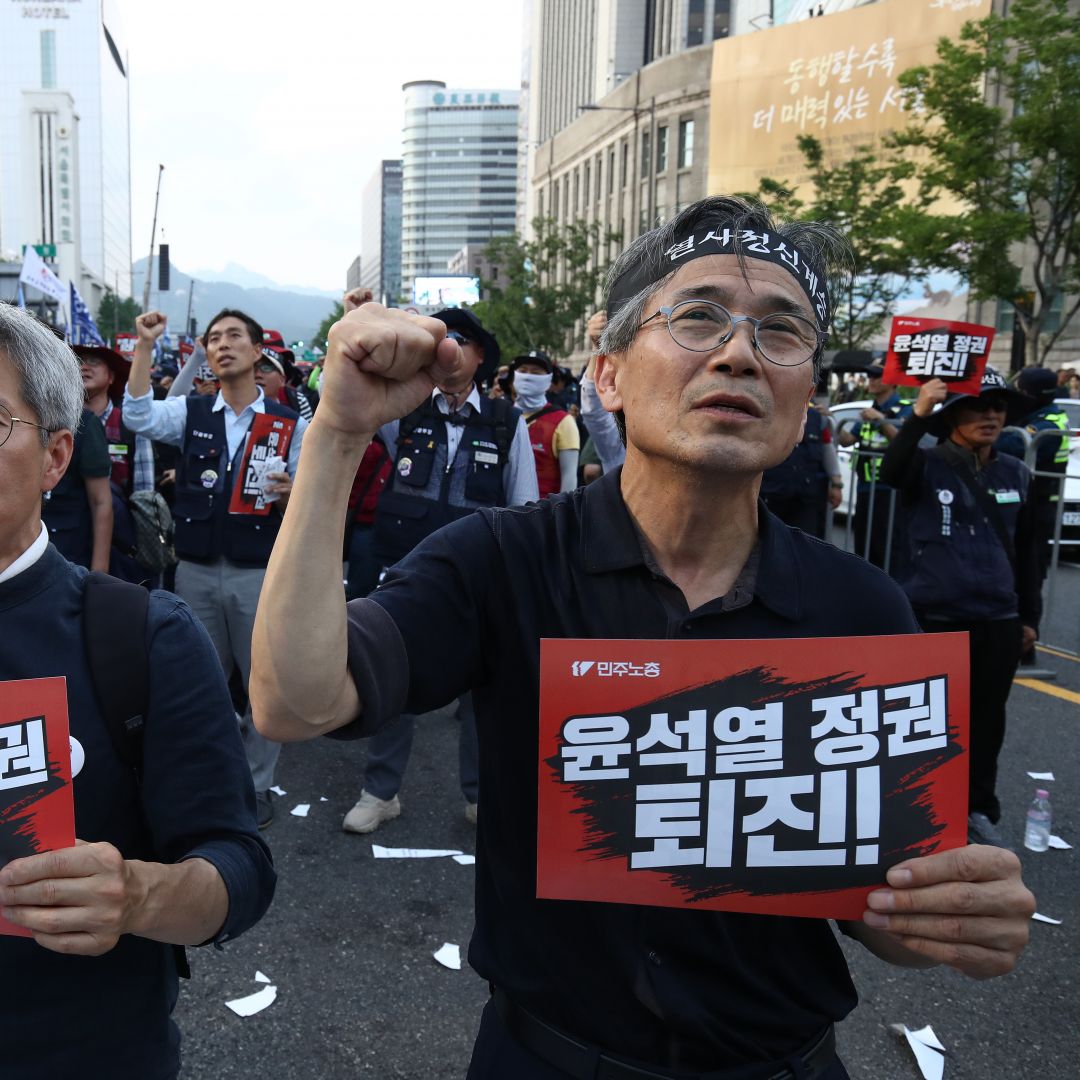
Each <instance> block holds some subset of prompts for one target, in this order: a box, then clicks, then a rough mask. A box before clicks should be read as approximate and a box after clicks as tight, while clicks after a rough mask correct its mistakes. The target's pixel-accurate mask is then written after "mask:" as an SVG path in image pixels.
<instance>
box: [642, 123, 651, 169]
mask: <svg viewBox="0 0 1080 1080" xmlns="http://www.w3.org/2000/svg"><path fill="white" fill-rule="evenodd" d="M651 171H652V140H651V139H650V138H649V133H648V132H647V131H643V132H642V133H641V178H642V179H643V180H644V179H645V177H646V176H648V175H649V173H650V172H651Z"/></svg>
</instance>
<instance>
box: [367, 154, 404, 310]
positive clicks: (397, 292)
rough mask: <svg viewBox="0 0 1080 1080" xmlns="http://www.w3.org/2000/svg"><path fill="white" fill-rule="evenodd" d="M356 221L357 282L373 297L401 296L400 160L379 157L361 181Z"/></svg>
mask: <svg viewBox="0 0 1080 1080" xmlns="http://www.w3.org/2000/svg"><path fill="white" fill-rule="evenodd" d="M361 215H362V217H361V224H360V259H361V264H360V266H361V268H360V284H361V286H363V288H365V289H370V290H371V291H372V294H373V295H374V297H375V299H376V300H378V301H380V302H381V303H384V304H391V305H396V304H397V302H398V300H399V298H400V297H401V162H400V160H399V161H382V162H380V163H379V167H378V168H377V169H376V170H375V172H374V174H373V175H372V177H371V179H370V180H369V181H368V182H367V183H366V184H365V185H364V197H363V202H362V204H361Z"/></svg>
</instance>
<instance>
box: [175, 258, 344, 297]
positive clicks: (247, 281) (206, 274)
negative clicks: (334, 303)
mask: <svg viewBox="0 0 1080 1080" xmlns="http://www.w3.org/2000/svg"><path fill="white" fill-rule="evenodd" d="M191 276H192V277H193V278H194V279H195V280H196V281H221V282H226V283H227V284H229V285H239V286H240V287H241V288H242V289H276V290H281V291H284V292H294V293H300V294H302V295H304V296H326V297H329V298H330V299H332V300H339V299H340V298H341V294H340V293H338V292H328V291H327V290H326V289H313V288H311V286H309V285H281V284H280V283H279V282H276V281H274V280H273V278H268V277H267V276H266V275H265V274H260V273H257V272H256V271H255V270H249V269H248V268H247V267H246V266H241V265H240V264H239V263H234V262H231V263H226V264H225V269H224V270H196V271H194V272H193V273H192V275H191Z"/></svg>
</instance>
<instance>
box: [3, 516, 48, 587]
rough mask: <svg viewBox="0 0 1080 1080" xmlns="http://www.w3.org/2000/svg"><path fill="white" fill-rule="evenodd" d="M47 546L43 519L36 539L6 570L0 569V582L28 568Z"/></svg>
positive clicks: (46, 531)
mask: <svg viewBox="0 0 1080 1080" xmlns="http://www.w3.org/2000/svg"><path fill="white" fill-rule="evenodd" d="M48 546H49V530H48V529H46V528H45V522H44V521H43V522H42V523H41V532H39V533H38V535H37V539H36V540H35V541H34V542H33V543H32V544H31V545H30V546H29V547H28V548H27V549H26V550H25V551H24V552H23V553H22V554H21V555H20V556H19V557H18V558H17V559H16V560H15V561H14V562H13V563H12V564H11V565H10V566H9V567H8V568H7V569H6V570H3V571H0V584H3V583H4V582H5V581H10V580H11V579H12V578H13V577H15V576H16V575H17V574H21V573H22V572H23V571H24V570H29V569H30V567H31V566H33V565H34V563H36V562H37V561H38V559H40V558H41V556H42V555H44V554H45V549H46V548H47V547H48Z"/></svg>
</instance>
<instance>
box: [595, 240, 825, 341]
mask: <svg viewBox="0 0 1080 1080" xmlns="http://www.w3.org/2000/svg"><path fill="white" fill-rule="evenodd" d="M706 255H742V256H744V257H745V258H748V259H762V260H764V261H765V262H771V263H774V264H775V265H777V266H782V267H783V268H784V269H785V270H787V271H788V273H789V274H791V276H792V277H794V278H795V280H796V281H797V282H798V284H799V288H801V289H802V291H803V292H804V293H805V294H806V298H807V299H808V300H809V301H810V306H811V307H812V308H813V309H814V312H815V313H816V315H817V320H818V325H819V326H820V327H821V328H822V329H825V328H826V327H827V326H828V324H829V314H830V311H831V307H830V304H829V292H828V286H827V285H826V281H825V274H824V272H823V271H822V269H821V266H820V264H819V263H818V262H816V261H815V260H813V259H811V258H810V257H809V256H808V255H806V254H805V252H803V251H800V250H799V249H798V248H797V247H796V246H795V245H794V244H793V243H792V242H791V241H790V240H785V239H784V238H782V237H780V236H777V235H776V234H775V233H769V232H755V231H754V230H753V229H737V228H732V227H731V226H730V225H724V224H715V225H711V226H710V225H709V224H708V223H705V224H702V225H699V226H698V227H697V228H696V229H695V230H694V231H693V232H691V233H690V234H688V235H686V236H682V237H679V238H678V239H677V240H676V242H675V243H674V244H672V245H671V247H669V248H668V249H667V250H666V251H665V252H664V262H663V263H662V264H661V265H660V266H659V267H655V266H649V265H646V264H645V263H639V264H638V265H637V266H634V267H632V268H630V269H629V270H627V272H626V273H625V274H623V275H622V276H621V277H620V278H619V279H618V280H617V281H616V282H615V284H614V285H613V286H612V289H611V293H610V294H609V296H608V302H607V315H608V318H609V319H611V318H613V317H614V316H615V314H616V313H617V312H618V310H619V308H621V307H622V306H623V304H625V303H626V301H627V300H629V299H630V298H631V297H633V296H636V295H637V294H638V293H639V292H641V290H642V289H647V288H648V287H649V286H650V285H653V284H655V283H656V282H658V281H661V280H662V279H663V278H665V277H667V275H668V274H669V273H671V272H672V271H674V270H678V269H679V267H680V266H684V265H685V264H686V263H688V262H692V261H693V260H694V259H701V258H704V257H705V256H706Z"/></svg>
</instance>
